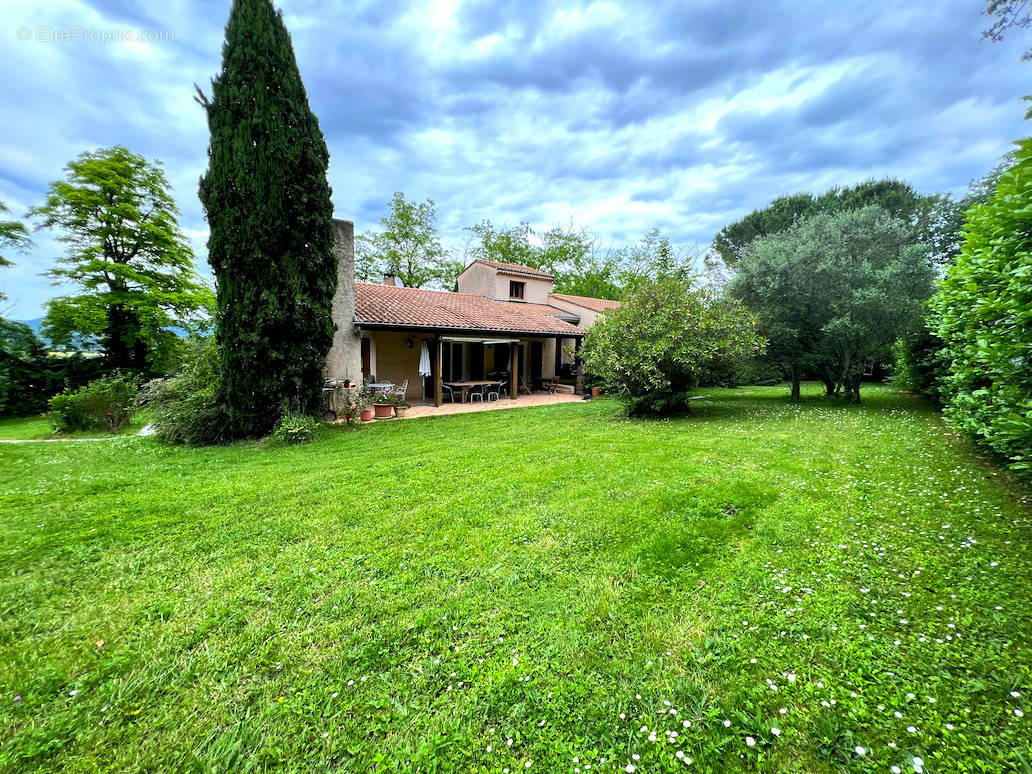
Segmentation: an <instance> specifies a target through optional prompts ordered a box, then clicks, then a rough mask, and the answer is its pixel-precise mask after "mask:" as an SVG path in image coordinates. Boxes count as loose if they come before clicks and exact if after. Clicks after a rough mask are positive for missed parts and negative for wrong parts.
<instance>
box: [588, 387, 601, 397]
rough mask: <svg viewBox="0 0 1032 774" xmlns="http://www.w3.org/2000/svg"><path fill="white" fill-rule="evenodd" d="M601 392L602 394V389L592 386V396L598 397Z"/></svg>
mask: <svg viewBox="0 0 1032 774" xmlns="http://www.w3.org/2000/svg"><path fill="white" fill-rule="evenodd" d="M601 394H602V390H600V389H599V388H598V387H592V388H591V397H592V398H597V397H598V396H599V395H601Z"/></svg>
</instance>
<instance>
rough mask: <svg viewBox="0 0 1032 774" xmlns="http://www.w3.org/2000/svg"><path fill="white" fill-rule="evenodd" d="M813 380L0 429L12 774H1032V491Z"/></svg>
mask: <svg viewBox="0 0 1032 774" xmlns="http://www.w3.org/2000/svg"><path fill="white" fill-rule="evenodd" d="M823 393H824V388H823V386H821V385H819V384H813V383H804V385H803V388H802V395H801V400H800V401H799V402H792V401H790V400H788V398H787V391H786V390H785V388H784V387H771V388H739V389H734V390H723V389H709V390H706V391H705V394H706V396H707V397H705V398H704V399H702V400H698V401H695V402H694V404H693V410H692V414H691V415H690V416H686V417H680V418H668V419H661V420H656V419H645V420H635V419H627V418H626V417H625V416H624V413H623V410H622V409H621V407H620V405H619V404H618V403H617V402H616V401H611V400H596V401H591V402H584V403H578V404H572V405H571V404H566V405H559V406H552V407H544V408H533V409H521V410H516V413H517V414H520V415H522V416H524V417H526V419H527V420H528V421H524V422H520V423H519V425H518V429H514V426H513V423H512V421H511V419H507V418H505V417H504V415H506V414H512V413H513V412H485V413H481V414H467V415H460V416H453V417H445V418H433V419H418V420H412V421H406V422H389V423H377V424H376V425H375V426H366V427H357V428H349V427H346V426H338V427H328V426H327V427H324V428H322V429H320V430H319V431H318V433H317V436H316V438H315V440H314V441H313V442H312V443H310V444H307V445H303V446H294V445H289V444H271V443H268V442H262V441H258V442H255V441H244V442H237V443H235V444H232V445H228V446H215V447H205V448H200V449H198V448H190V447H183V446H170V445H167V444H165V443H163V442H162V441H160V440H159V439H157V438H153V437H141V436H133V435H125V436H118V437H115V438H112V439H110V440H106V441H102V442H101V441H97V442H89V441H87V442H81V443H72V442H69V443H43V444H38V443H37V444H10V445H2V446H0V511H2V512H3V513H4V514H5V518H4V519H3V520H2V522H0V561H2V564H3V567H4V568H5V573H4V575H3V577H2V579H0V586H2V592H0V596H2V599H3V600H4V614H3V616H2V619H0V627H2V628H0V631H2V635H0V658H2V660H3V663H4V664H5V669H4V670H3V671H2V672H0V696H2V697H3V701H4V704H5V707H6V709H5V712H4V713H3V720H2V721H0V723H2V731H0V734H2V737H0V738H2V743H0V769H4V770H10V771H27V770H34V771H64V772H75V771H96V770H98V769H101V770H129V771H182V770H196V771H259V770H269V769H272V768H276V769H279V770H285V771H312V770H326V771H328V770H333V771H355V772H358V771H369V770H372V769H378V770H381V771H491V772H505V771H508V772H510V774H512V773H514V772H516V771H528V770H529V771H548V772H552V771H570V772H588V771H618V772H631V771H639V772H645V771H648V772H660V771H682V770H685V771H723V770H727V769H742V770H756V771H826V770H832V769H835V770H850V771H905V772H916V771H927V772H946V771H950V772H955V771H985V772H998V771H1025V770H1027V769H1028V767H1029V764H1030V760H1032V758H1030V753H1029V750H1030V749H1032V726H1030V722H1032V718H1030V717H1028V716H1027V713H1030V712H1032V705H1030V704H1029V700H1028V699H1029V695H1030V691H1032V674H1030V667H1029V664H1030V663H1032V645H1030V643H1029V641H1028V632H1029V631H1032V610H1030V608H1029V607H1028V605H1025V604H1023V602H1022V600H1024V599H1025V598H1026V596H1027V589H1028V586H1029V582H1030V579H1032V550H1030V548H1029V545H1030V541H1029V537H1030V527H1032V522H1030V516H1032V511H1030V505H1029V501H1028V498H1027V490H1023V489H1022V488H1021V487H1020V486H1019V485H1018V484H1016V483H1015V482H1014V481H1013V480H1012V479H1011V478H1010V477H1009V475H1008V474H1007V473H1006V472H1003V471H1002V470H1001V469H999V468H998V467H996V466H994V465H992V464H990V463H988V462H987V461H985V459H983V458H982V457H981V456H979V455H978V454H977V453H976V452H975V451H974V449H973V447H972V446H971V445H970V442H969V441H967V440H965V439H964V438H962V437H960V436H957V435H954V434H953V433H952V432H951V431H949V430H948V429H947V428H946V426H945V425H944V424H943V421H942V418H941V416H940V415H939V414H938V413H937V412H935V411H934V410H932V409H930V408H929V407H928V406H927V405H926V404H924V403H923V402H921V401H920V400H919V399H917V398H912V397H907V396H904V395H901V394H899V393H898V392H896V391H894V390H892V389H889V388H886V387H868V388H866V389H865V399H864V403H863V404H862V405H853V404H844V403H842V402H841V401H838V400H836V399H834V398H828V397H825V396H824V394H823ZM546 450H547V451H546ZM471 482H475V485H473V486H471Z"/></svg>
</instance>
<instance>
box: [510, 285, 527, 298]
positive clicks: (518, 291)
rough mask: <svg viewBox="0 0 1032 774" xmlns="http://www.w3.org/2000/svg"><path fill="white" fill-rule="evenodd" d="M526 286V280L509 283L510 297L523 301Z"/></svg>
mask: <svg viewBox="0 0 1032 774" xmlns="http://www.w3.org/2000/svg"><path fill="white" fill-rule="evenodd" d="M526 286H527V283H526V282H515V281H512V282H510V283H509V298H515V299H517V300H519V301H522V300H523V293H524V290H525V289H526Z"/></svg>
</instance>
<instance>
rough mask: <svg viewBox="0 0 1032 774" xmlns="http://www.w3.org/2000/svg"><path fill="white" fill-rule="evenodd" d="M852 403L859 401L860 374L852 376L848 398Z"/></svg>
mask: <svg viewBox="0 0 1032 774" xmlns="http://www.w3.org/2000/svg"><path fill="white" fill-rule="evenodd" d="M849 399H850V400H851V401H852V402H853V403H859V402H860V374H856V376H854V377H853V389H852V394H851V395H850V398H849Z"/></svg>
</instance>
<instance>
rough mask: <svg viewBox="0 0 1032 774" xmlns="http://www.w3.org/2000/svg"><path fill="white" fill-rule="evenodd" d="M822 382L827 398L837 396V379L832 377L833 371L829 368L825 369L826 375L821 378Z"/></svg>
mask: <svg viewBox="0 0 1032 774" xmlns="http://www.w3.org/2000/svg"><path fill="white" fill-rule="evenodd" d="M821 381H823V382H824V394H825V396H827V397H829V398H830V397H831V396H832V395H834V394H835V391H836V390H837V389H838V384H837V383H836V382H835V378H834V377H833V376H832V375H831V370H830V369H828V368H825V369H824V375H823V376H822V377H821Z"/></svg>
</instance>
